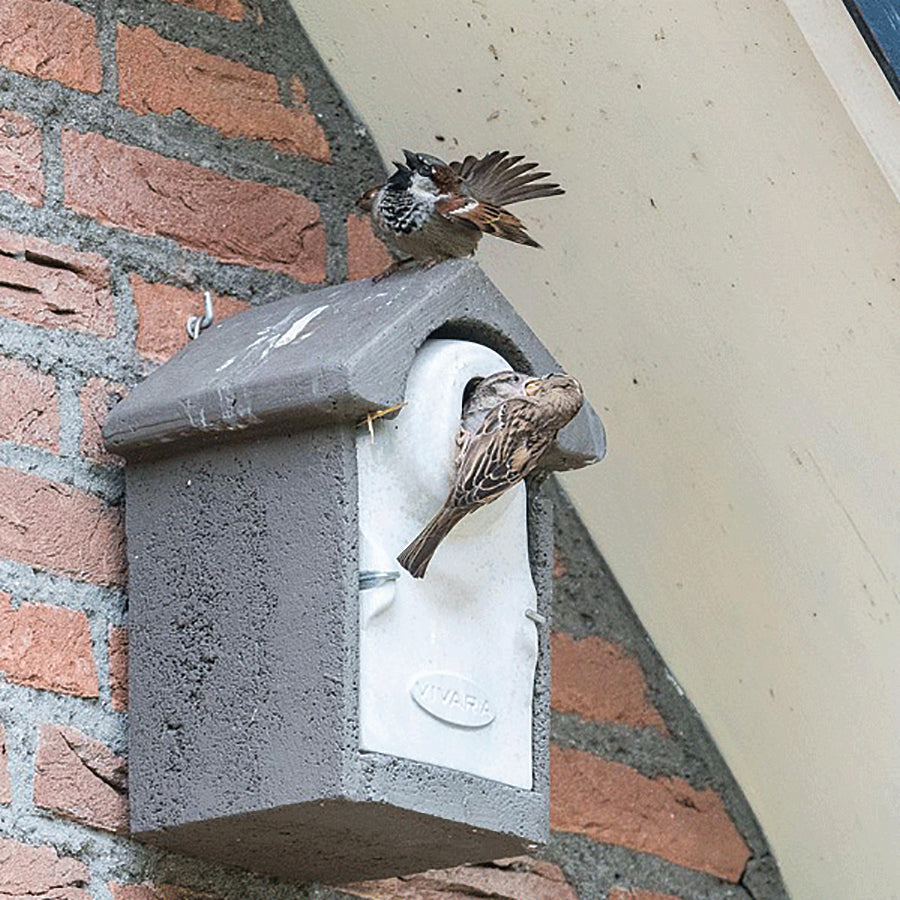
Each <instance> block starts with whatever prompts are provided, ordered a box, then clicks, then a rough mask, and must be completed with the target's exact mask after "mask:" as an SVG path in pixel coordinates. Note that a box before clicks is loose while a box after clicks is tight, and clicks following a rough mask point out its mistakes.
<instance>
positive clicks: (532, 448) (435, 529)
mask: <svg viewBox="0 0 900 900" xmlns="http://www.w3.org/2000/svg"><path fill="white" fill-rule="evenodd" d="M499 374H501V375H508V374H512V375H516V374H517V373H499ZM485 381H487V379H485ZM501 383H502V382H501ZM509 386H510V383H509V382H508V383H507V387H509ZM479 387H480V385H479ZM488 387H490V385H489V386H488ZM494 387H495V388H499V384H496V383H495V386H494ZM477 390H478V388H476V393H477ZM473 397H475V394H473ZM583 402H584V392H583V391H582V388H581V385H580V384H579V383H578V381H577V380H576V379H575V378H573V377H572V376H571V375H562V374H554V375H545V376H544V377H543V378H527V379H526V381H525V382H524V384H523V385H522V396H513V397H511V398H510V399H506V400H501V401H500V402H499V403H497V404H496V405H494V406H493V407H492V408H491V409H489V410H488V412H487V413H486V415H485V416H484V418H483V421H482V422H481V424H480V425H478V426H477V428H476V430H475V431H474V432H472V433H469V434H468V436H462V437H461V438H460V440H459V452H458V454H457V460H456V470H455V473H454V476H453V484H452V486H451V488H450V492H449V494H448V495H447V499H446V500H445V501H444V505H443V506H442V507H441V508H440V509H439V510H438V512H437V513H436V514H435V516H434V517H433V518H432V520H431V521H430V522H429V523H428V524H427V525H426V526H425V527H424V528H423V529H422V531H421V532H420V533H419V535H418V536H417V537H416V538H415V539H414V540H413V541H412V543H410V545H409V546H408V547H407V548H406V549H405V550H404V551H403V552H402V553H401V554H400V555H399V556H398V557H397V561H398V562H399V563H400V565H401V566H403V568H404V569H406V570H407V571H408V572H409V573H410V575H412V576H413V578H422V577H423V576H424V574H425V570H426V569H427V568H428V564H429V562H431V557H432V556H433V555H434V552H435V550H436V549H437V547H438V545H439V544H440V542H441V541H442V540H443V539H444V538H445V537H446V536H447V534H449V532H450V530H451V529H452V528H453V527H454V526H455V525H456V524H457V523H458V522H459V521H460V520H461V519H462V518H464V517H465V516H466V515H468V514H469V513H470V512H473V511H474V510H476V509H478V508H479V507H481V506H484V505H485V504H486V503H490V502H491V501H492V500H496V499H497V497H499V496H500V495H501V494H502V493H503V492H504V491H505V490H507V489H508V488H511V487H512V486H513V485H515V484H518V483H519V482H520V481H521V480H522V479H523V478H525V477H526V476H527V475H528V474H529V473H531V472H532V471H533V470H534V469H535V468H536V466H537V465H538V463H539V462H540V459H541V457H542V456H543V455H544V453H545V452H546V450H547V449H548V448H549V447H550V445H551V444H552V443H553V441H554V440H556V435H557V434H558V433H559V431H560V429H561V428H562V427H563V426H564V425H566V424H568V423H569V422H570V421H571V420H572V419H573V418H574V417H575V414H576V413H577V412H578V410H579V409H581V405H582V403H583ZM470 405H471V398H470V403H469V404H468V405H467V408H466V409H464V410H463V417H462V421H463V422H464V423H465V421H466V417H467V413H469V412H470V411H471V410H470V409H469V408H468V407H469V406H470ZM475 418H476V417H475V414H474V412H473V413H472V418H470V420H469V421H470V422H471V421H475ZM464 431H465V428H464V427H463V428H461V429H460V432H461V435H462V434H463V432H464Z"/></svg>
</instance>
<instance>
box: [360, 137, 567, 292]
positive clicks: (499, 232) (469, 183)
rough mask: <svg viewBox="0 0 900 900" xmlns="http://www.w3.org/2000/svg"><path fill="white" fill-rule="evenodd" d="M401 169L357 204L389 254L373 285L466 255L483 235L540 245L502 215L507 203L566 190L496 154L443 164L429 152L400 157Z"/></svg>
mask: <svg viewBox="0 0 900 900" xmlns="http://www.w3.org/2000/svg"><path fill="white" fill-rule="evenodd" d="M403 153H404V155H405V156H406V164H405V165H404V164H403V163H398V162H395V163H394V165H395V166H396V167H397V171H396V172H394V174H393V175H391V177H390V178H389V179H388V180H387V182H386V183H385V184H383V185H380V186H379V187H374V188H370V189H369V190H368V191H366V192H365V193H364V194H363V195H362V197H360V198H359V200H358V201H357V205H358V206H359V207H360V208H361V209H363V210H365V211H366V212H369V213H371V216H372V228H373V231H374V232H375V235H376V236H377V237H378V238H379V240H381V241H382V242H383V243H384V244H385V245H386V246H387V248H388V249H389V250H390V251H391V253H392V254H393V255H394V258H395V259H394V262H393V263H392V264H391V265H390V266H389V267H388V268H387V269H386V270H385V271H384V272H382V273H381V274H380V275H378V276H376V280H379V279H381V278H384V277H386V276H387V275H390V274H391V273H392V272H396V271H397V269H399V268H400V267H401V266H403V265H407V264H409V263H413V264H415V263H421V264H424V265H425V266H426V267H428V266H432V265H434V264H435V263H438V262H441V261H442V260H445V259H455V258H458V257H463V256H471V255H472V254H473V253H474V252H475V248H476V247H477V246H478V242H479V241H480V240H481V235H482V234H493V235H496V236H497V237H501V238H504V239H505V240H508V241H515V242H516V243H517V244H527V245H528V246H529V247H540V244H538V242H537V241H535V240H534V239H533V238H531V237H529V235H528V233H527V232H526V231H525V226H524V225H523V224H522V222H520V221H519V219H517V218H516V217H515V216H514V215H513V214H512V213H511V212H509V211H508V210H506V209H504V206H505V205H506V204H509V203H518V202H519V201H521V200H531V199H533V198H535V197H551V196H553V195H555V194H563V193H565V191H564V190H563V189H562V188H561V187H560V186H559V185H558V184H554V183H552V182H547V181H541V179H543V178H547V177H548V176H549V174H550V173H549V172H534V171H532V170H533V169H534V168H536V167H537V163H534V162H522V160H523V159H524V157H523V156H509V151H507V150H494V151H493V152H492V153H488V154H487V155H486V156H483V157H481V159H477V158H476V157H474V156H467V157H466V158H465V159H464V160H463V161H462V162H451V163H445V162H444V161H443V160H441V159H438V158H437V157H436V156H429V155H428V154H427V153H412V152H410V151H409V150H404V151H403Z"/></svg>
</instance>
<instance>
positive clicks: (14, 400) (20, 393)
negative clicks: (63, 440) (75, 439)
mask: <svg viewBox="0 0 900 900" xmlns="http://www.w3.org/2000/svg"><path fill="white" fill-rule="evenodd" d="M0 397H3V403H2V404H0V440H4V441H14V442H15V443H17V444H30V445H31V446H32V447H41V448H43V449H44V450H52V451H54V452H58V451H59V399H58V397H57V395H56V379H55V378H54V377H53V376H52V375H45V374H43V373H42V372H41V371H40V370H38V369H35V368H33V367H32V366H29V365H28V364H27V363H25V362H22V361H21V360H18V359H8V358H7V357H4V356H0Z"/></svg>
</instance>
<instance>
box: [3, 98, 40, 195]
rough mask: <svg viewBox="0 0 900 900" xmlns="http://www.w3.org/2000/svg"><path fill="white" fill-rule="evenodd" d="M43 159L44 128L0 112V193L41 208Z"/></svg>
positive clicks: (15, 114)
mask: <svg viewBox="0 0 900 900" xmlns="http://www.w3.org/2000/svg"><path fill="white" fill-rule="evenodd" d="M43 157H44V150H43V139H42V137H41V129H40V128H39V127H38V126H37V125H36V124H35V123H34V122H32V121H31V119H29V118H27V117H26V116H23V115H20V114H19V113H17V112H13V111H12V110H8V109H4V110H0V191H8V192H9V193H10V194H15V195H16V196H17V197H21V198H22V199H23V200H25V201H26V202H27V203H30V204H31V205H32V206H40V205H41V204H42V203H43V202H44V176H43V173H42V172H41V163H42V161H43Z"/></svg>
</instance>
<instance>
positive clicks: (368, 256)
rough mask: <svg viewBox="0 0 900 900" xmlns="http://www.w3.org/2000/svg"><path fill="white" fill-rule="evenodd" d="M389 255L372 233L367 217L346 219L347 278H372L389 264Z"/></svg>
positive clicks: (354, 215)
mask: <svg viewBox="0 0 900 900" xmlns="http://www.w3.org/2000/svg"><path fill="white" fill-rule="evenodd" d="M391 261H392V260H391V254H390V253H388V251H387V249H386V248H385V246H384V244H382V243H381V241H379V240H378V238H377V237H375V235H374V234H373V233H372V221H371V220H370V219H369V217H368V216H358V215H356V214H355V213H354V214H351V215H349V216H348V217H347V278H348V279H349V280H350V281H354V280H355V279H357V278H372V277H373V276H374V275H378V274H379V273H380V272H383V271H384V270H385V269H386V268H387V267H388V266H389V265H390V264H391Z"/></svg>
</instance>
